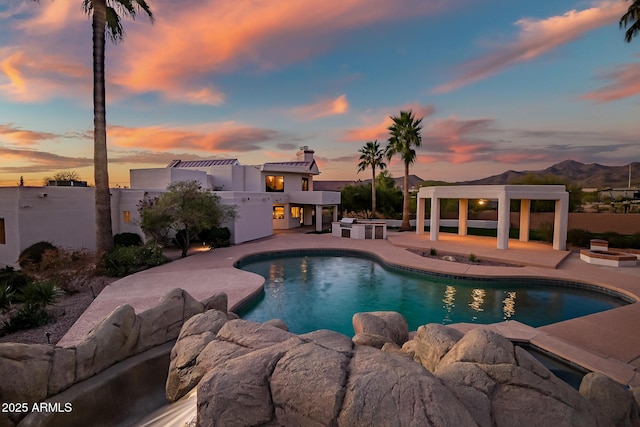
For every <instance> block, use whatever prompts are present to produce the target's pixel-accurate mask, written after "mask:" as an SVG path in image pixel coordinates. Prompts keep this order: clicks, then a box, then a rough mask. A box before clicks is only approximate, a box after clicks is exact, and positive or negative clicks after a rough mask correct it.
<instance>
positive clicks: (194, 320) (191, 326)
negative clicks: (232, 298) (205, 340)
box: [178, 310, 229, 340]
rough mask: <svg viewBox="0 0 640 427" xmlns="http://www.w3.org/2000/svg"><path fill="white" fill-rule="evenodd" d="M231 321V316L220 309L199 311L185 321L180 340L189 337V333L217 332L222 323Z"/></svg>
mask: <svg viewBox="0 0 640 427" xmlns="http://www.w3.org/2000/svg"><path fill="white" fill-rule="evenodd" d="M228 321H229V317H228V316H227V315H226V314H225V313H224V312H222V311H219V310H208V311H205V312H204V313H198V314H196V315H194V316H192V317H191V318H190V319H188V320H187V321H186V322H184V325H182V329H180V334H179V335H178V340H180V339H182V338H184V337H188V336H189V335H196V334H201V333H203V332H205V331H208V332H211V333H212V334H214V335H215V334H217V333H218V331H219V330H220V328H222V325H224V324H225V323H227V322H228Z"/></svg>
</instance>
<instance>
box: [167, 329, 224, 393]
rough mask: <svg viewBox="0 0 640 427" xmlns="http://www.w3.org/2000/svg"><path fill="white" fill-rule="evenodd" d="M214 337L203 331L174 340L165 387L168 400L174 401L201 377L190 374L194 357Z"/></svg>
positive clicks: (195, 357)
mask: <svg viewBox="0 0 640 427" xmlns="http://www.w3.org/2000/svg"><path fill="white" fill-rule="evenodd" d="M214 339H216V336H215V335H214V334H212V333H211V332H209V331H204V332H203V333H201V334H199V335H189V336H186V337H184V338H182V339H179V340H178V341H177V342H176V345H175V346H174V347H173V349H172V350H171V362H170V363H169V375H168V377H167V384H166V388H165V392H166V397H167V401H168V402H175V401H176V400H178V399H180V398H181V397H182V396H184V395H186V394H187V393H188V392H189V391H190V390H191V389H192V388H193V387H195V386H196V385H197V384H198V382H199V381H200V379H201V377H196V376H193V375H192V371H193V368H194V367H195V365H196V359H197V357H198V355H199V354H200V353H201V352H202V350H203V349H204V348H205V347H206V346H207V344H209V343H210V342H211V341H213V340H214Z"/></svg>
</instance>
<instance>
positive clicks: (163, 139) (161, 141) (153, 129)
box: [108, 122, 278, 153]
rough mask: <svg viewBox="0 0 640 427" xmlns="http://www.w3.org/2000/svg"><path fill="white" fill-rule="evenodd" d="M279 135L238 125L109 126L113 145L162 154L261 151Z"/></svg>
mask: <svg viewBox="0 0 640 427" xmlns="http://www.w3.org/2000/svg"><path fill="white" fill-rule="evenodd" d="M277 135H278V132H277V131H275V130H271V129H260V128H254V127H251V126H247V125H243V124H240V123H235V122H226V123H221V124H218V125H216V126H200V127H197V128H196V130H185V129H176V128H171V127H169V126H150V127H140V128H130V127H123V126H110V127H109V129H108V137H109V143H110V144H113V145H115V146H118V147H139V148H144V149H151V150H159V151H161V150H169V149H174V148H180V149H194V150H201V151H208V152H225V153H228V152H232V153H233V152H246V151H252V150H260V149H262V146H261V144H262V143H264V142H268V141H271V140H273V139H275V138H276V137H277Z"/></svg>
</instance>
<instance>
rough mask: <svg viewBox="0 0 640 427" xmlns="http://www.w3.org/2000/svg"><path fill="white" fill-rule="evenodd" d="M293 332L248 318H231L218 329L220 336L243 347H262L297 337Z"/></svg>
mask: <svg viewBox="0 0 640 427" xmlns="http://www.w3.org/2000/svg"><path fill="white" fill-rule="evenodd" d="M295 336H296V335H295V334H292V333H291V332H287V331H283V330H282V329H278V328H274V327H273V326H266V325H263V324H261V323H257V322H250V321H248V320H242V319H237V320H230V321H229V322H227V323H225V324H224V326H222V328H220V330H219V331H218V338H219V339H221V340H225V341H229V342H232V343H235V344H238V345H240V346H242V347H248V348H251V349H260V348H265V347H269V346H271V345H273V344H277V343H281V342H283V341H286V340H288V339H289V338H292V337H295Z"/></svg>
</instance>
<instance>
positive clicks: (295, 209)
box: [291, 206, 302, 218]
mask: <svg viewBox="0 0 640 427" xmlns="http://www.w3.org/2000/svg"><path fill="white" fill-rule="evenodd" d="M301 214H302V208H301V207H300V206H291V218H300V215H301Z"/></svg>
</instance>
